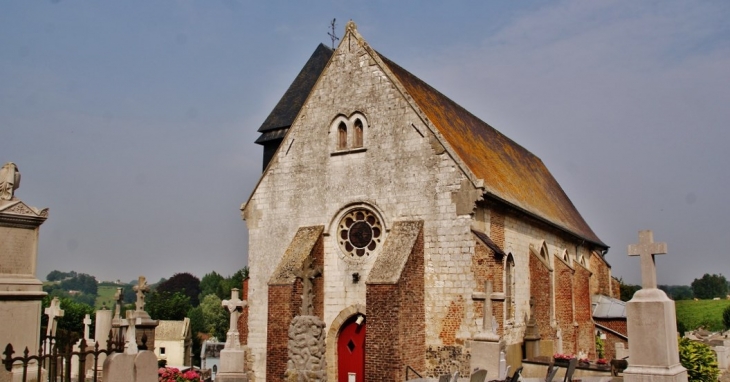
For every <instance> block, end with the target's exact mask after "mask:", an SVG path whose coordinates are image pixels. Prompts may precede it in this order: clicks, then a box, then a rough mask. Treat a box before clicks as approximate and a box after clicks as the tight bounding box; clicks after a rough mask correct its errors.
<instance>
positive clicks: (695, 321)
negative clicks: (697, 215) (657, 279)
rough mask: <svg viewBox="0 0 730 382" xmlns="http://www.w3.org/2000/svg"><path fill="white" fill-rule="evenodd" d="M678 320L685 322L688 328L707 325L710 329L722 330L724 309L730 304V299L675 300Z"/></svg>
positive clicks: (692, 328)
mask: <svg viewBox="0 0 730 382" xmlns="http://www.w3.org/2000/svg"><path fill="white" fill-rule="evenodd" d="M675 304H676V306H677V321H678V322H683V323H684V325H685V327H686V328H687V330H694V329H696V328H697V327H698V326H700V325H702V326H705V329H707V330H710V331H718V330H722V329H723V326H722V311H723V310H725V308H726V307H728V306H730V300H719V301H713V300H699V301H692V300H683V301H675Z"/></svg>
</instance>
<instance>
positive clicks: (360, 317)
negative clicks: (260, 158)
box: [355, 314, 365, 326]
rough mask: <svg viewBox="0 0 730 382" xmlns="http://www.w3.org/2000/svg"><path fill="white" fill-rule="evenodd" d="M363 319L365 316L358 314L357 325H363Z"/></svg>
mask: <svg viewBox="0 0 730 382" xmlns="http://www.w3.org/2000/svg"><path fill="white" fill-rule="evenodd" d="M363 321H365V316H363V315H362V314H361V315H358V316H357V320H355V323H356V324H357V326H360V325H362V323H363Z"/></svg>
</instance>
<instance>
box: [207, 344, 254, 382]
mask: <svg viewBox="0 0 730 382" xmlns="http://www.w3.org/2000/svg"><path fill="white" fill-rule="evenodd" d="M245 359H246V347H245V346H241V347H239V348H238V349H223V350H221V358H220V361H219V366H218V370H220V371H219V372H218V374H216V376H215V379H216V380H220V381H223V382H248V376H247V374H246V373H245V372H244V371H243V364H244V361H245Z"/></svg>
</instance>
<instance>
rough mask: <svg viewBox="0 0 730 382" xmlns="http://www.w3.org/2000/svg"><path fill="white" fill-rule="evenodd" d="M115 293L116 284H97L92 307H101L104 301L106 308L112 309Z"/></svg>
mask: <svg viewBox="0 0 730 382" xmlns="http://www.w3.org/2000/svg"><path fill="white" fill-rule="evenodd" d="M115 293H117V287H116V285H115V286H111V285H99V288H98V289H97V292H96V302H95V303H94V307H95V308H96V309H101V307H102V306H104V303H106V308H107V309H111V310H113V309H114V294H115Z"/></svg>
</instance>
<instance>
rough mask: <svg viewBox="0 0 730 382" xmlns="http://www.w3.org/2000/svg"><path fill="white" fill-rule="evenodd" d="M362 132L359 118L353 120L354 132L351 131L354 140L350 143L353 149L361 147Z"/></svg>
mask: <svg viewBox="0 0 730 382" xmlns="http://www.w3.org/2000/svg"><path fill="white" fill-rule="evenodd" d="M362 130H363V126H362V121H361V120H360V118H357V119H355V130H354V131H353V136H354V139H353V142H352V147H353V148H358V147H362Z"/></svg>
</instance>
